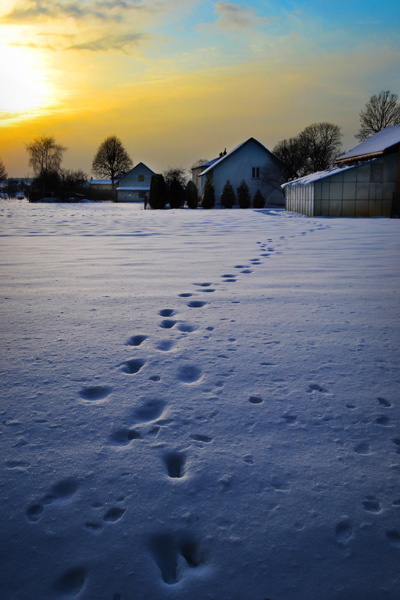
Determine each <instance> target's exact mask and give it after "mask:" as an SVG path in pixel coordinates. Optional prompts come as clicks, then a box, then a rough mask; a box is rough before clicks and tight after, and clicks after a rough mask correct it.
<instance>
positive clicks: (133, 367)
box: [121, 358, 145, 375]
mask: <svg viewBox="0 0 400 600" xmlns="http://www.w3.org/2000/svg"><path fill="white" fill-rule="evenodd" d="M144 364H145V361H144V360H142V359H140V358H133V359H132V360H127V361H126V362H125V363H124V364H123V366H122V368H121V371H123V373H128V374H129V375H134V374H135V373H139V371H140V369H141V368H142V367H143V365H144Z"/></svg>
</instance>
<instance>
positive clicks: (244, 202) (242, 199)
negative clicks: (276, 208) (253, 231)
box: [237, 179, 251, 208]
mask: <svg viewBox="0 0 400 600" xmlns="http://www.w3.org/2000/svg"><path fill="white" fill-rule="evenodd" d="M237 192H238V194H237V197H238V202H239V206H240V208H250V206H251V196H250V192H249V187H248V185H247V183H246V182H245V180H244V179H243V180H242V183H241V184H240V185H239V187H238V190H237Z"/></svg>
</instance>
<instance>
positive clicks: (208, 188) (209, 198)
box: [201, 179, 215, 208]
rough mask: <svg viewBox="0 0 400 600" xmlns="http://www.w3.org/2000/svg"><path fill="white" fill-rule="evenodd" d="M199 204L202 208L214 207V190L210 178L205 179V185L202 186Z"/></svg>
mask: <svg viewBox="0 0 400 600" xmlns="http://www.w3.org/2000/svg"><path fill="white" fill-rule="evenodd" d="M201 206H202V207H203V208H214V206H215V191H214V186H213V184H212V182H211V180H210V179H207V181H206V185H205V186H204V194H203V198H202V200H201Z"/></svg>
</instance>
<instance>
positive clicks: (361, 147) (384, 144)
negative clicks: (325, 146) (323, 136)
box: [337, 125, 400, 163]
mask: <svg viewBox="0 0 400 600" xmlns="http://www.w3.org/2000/svg"><path fill="white" fill-rule="evenodd" d="M397 144H400V125H393V126H392V127H386V128H385V129H382V131H378V133H375V135H372V136H371V137H370V138H368V139H367V140H365V141H364V142H361V144H358V146H355V147H354V148H353V149H352V150H350V151H349V152H346V154H343V155H342V156H339V158H338V159H337V162H338V163H339V162H346V161H350V160H355V159H357V158H358V159H361V158H371V157H372V156H379V155H380V154H383V153H384V152H385V151H386V150H389V149H390V148H392V147H393V146H396V145H397Z"/></svg>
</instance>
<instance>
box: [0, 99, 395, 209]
mask: <svg viewBox="0 0 400 600" xmlns="http://www.w3.org/2000/svg"><path fill="white" fill-rule="evenodd" d="M398 124H400V103H399V102H398V96H397V94H393V93H391V92H390V91H389V90H386V91H381V92H379V94H376V95H373V96H371V98H370V100H369V101H368V102H367V103H366V105H365V107H364V108H363V109H362V111H361V112H360V128H359V130H358V132H357V134H356V138H357V139H358V140H359V141H360V142H361V141H364V140H366V139H368V138H369V137H370V136H371V135H373V134H375V133H377V132H378V131H381V130H382V129H384V128H385V127H389V126H392V125H398ZM341 138H342V133H341V129H340V127H338V126H337V125H334V124H332V123H328V122H321V123H313V124H311V125H308V126H307V127H306V128H305V129H304V130H303V131H301V132H300V133H299V134H298V135H297V136H295V137H292V138H289V139H284V140H282V141H280V142H279V143H278V144H277V145H276V146H275V147H274V148H273V150H272V152H273V154H274V155H275V156H276V157H277V158H278V159H279V160H280V161H281V162H282V163H283V168H281V167H278V166H275V167H272V168H271V167H270V168H268V170H267V169H264V172H263V174H262V182H263V185H264V186H266V187H269V188H276V189H281V188H280V186H281V184H282V183H284V182H285V181H288V180H293V179H297V178H299V177H302V176H304V175H308V174H310V173H314V172H316V171H322V170H325V169H328V168H330V167H332V166H333V165H334V164H335V160H336V159H337V157H338V156H339V154H340V150H341ZM26 150H27V153H28V157H29V165H30V166H31V167H32V169H33V173H34V175H35V178H34V181H33V183H32V185H31V189H30V199H32V200H38V199H40V198H43V197H45V196H46V195H53V196H56V197H57V198H58V199H60V200H64V201H65V200H67V199H69V198H71V197H72V198H77V197H79V196H81V197H84V196H85V195H86V192H87V183H88V176H87V175H86V174H85V173H84V172H83V171H81V170H68V169H63V168H62V167H61V164H62V159H63V155H64V152H65V151H66V148H65V147H63V146H61V145H60V144H58V143H56V141H55V139H54V138H53V137H47V136H41V137H38V138H36V139H34V140H33V141H32V142H31V143H29V144H27V145H26ZM225 153H226V151H225ZM221 155H223V153H221ZM200 162H201V161H200ZM202 162H204V161H202ZM132 166H133V162H132V159H131V158H130V156H129V154H128V153H127V151H126V150H125V148H124V146H123V145H122V142H121V141H120V140H119V139H118V138H117V137H116V136H110V137H108V138H107V139H106V140H104V142H102V144H100V146H99V148H98V150H97V152H96V154H95V156H94V158H93V162H92V171H93V173H94V174H95V175H96V176H97V177H99V178H103V179H109V180H110V181H111V186H112V192H113V197H114V193H115V183H116V180H117V179H118V178H120V177H121V176H122V175H124V174H126V173H127V172H128V171H129V170H130V169H131V168H132ZM184 173H185V171H184V169H181V168H171V169H168V170H167V171H166V172H165V173H164V174H163V175H160V174H158V175H156V176H154V177H153V180H152V182H151V189H150V200H149V201H150V206H152V207H153V208H164V207H165V206H166V205H167V204H169V205H170V206H171V207H172V208H177V207H179V206H183V204H184V203H185V202H186V203H187V205H188V206H189V207H191V208H196V207H197V189H196V186H195V185H194V183H193V182H190V181H189V182H187V181H186V178H185V176H184ZM6 179H7V172H6V169H5V166H4V163H3V162H2V160H1V158H0V182H3V181H5V180H6ZM243 183H244V184H245V182H242V184H241V186H240V188H238V190H237V197H236V194H235V192H234V190H233V188H232V189H231V187H232V186H231V185H230V182H229V181H228V182H227V184H226V186H225V188H226V189H224V191H223V193H222V196H221V204H222V206H225V207H226V208H229V207H231V206H233V205H234V204H236V201H237V203H238V204H239V206H241V207H243V208H244V207H246V206H247V205H250V204H249V202H250V203H251V199H250V200H249V198H248V189H247V193H246V189H245V188H246V187H247V186H246V184H245V185H244V186H243ZM213 193H214V192H213V188H212V182H211V181H206V184H205V189H204V195H203V198H202V201H201V206H203V207H204V208H208V207H212V206H214V205H215V195H214V196H213ZM256 195H257V198H254V199H253V206H256V207H258V205H260V206H259V207H261V205H262V204H263V201H264V203H265V198H263V195H262V193H261V191H260V190H258V191H257V194H256ZM195 196H196V198H195Z"/></svg>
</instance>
